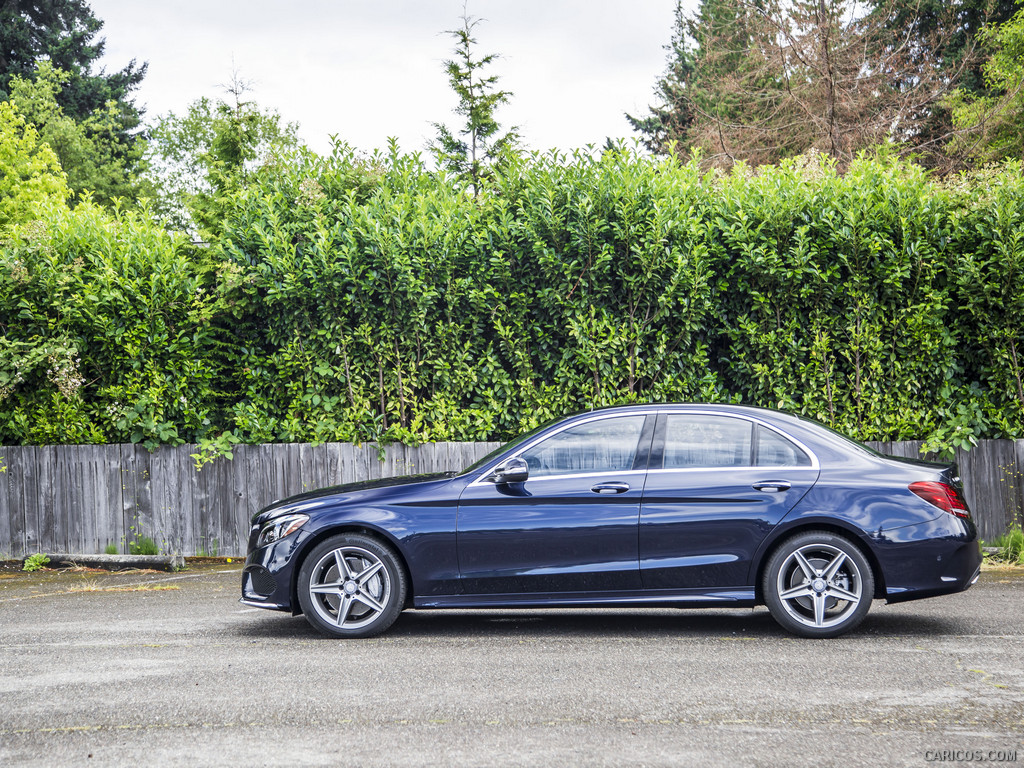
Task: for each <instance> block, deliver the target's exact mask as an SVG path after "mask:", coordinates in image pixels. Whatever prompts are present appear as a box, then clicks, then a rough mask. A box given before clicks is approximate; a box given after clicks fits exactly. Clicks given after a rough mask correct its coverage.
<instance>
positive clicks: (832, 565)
mask: <svg viewBox="0 0 1024 768" xmlns="http://www.w3.org/2000/svg"><path fill="white" fill-rule="evenodd" d="M777 590H778V591H777V593H776V594H777V595H778V597H779V601H780V602H781V604H782V607H783V608H784V609H785V611H786V613H788V614H789V615H790V616H791V617H792V618H793V619H795V620H796V621H797V622H799V623H800V624H803V625H804V626H807V627H815V628H818V629H827V628H829V627H835V626H837V625H839V624H842V623H843V622H845V621H847V620H848V619H849V618H850V617H851V616H852V615H853V614H854V613H855V612H856V610H857V607H858V606H859V605H860V603H861V600H862V599H863V591H864V578H863V576H862V574H861V572H860V568H859V567H858V566H857V563H855V562H854V560H853V558H851V557H849V556H848V555H847V554H846V553H845V552H843V551H842V550H841V549H839V548H838V547H834V546H832V545H830V544H825V543H814V544H807V545H805V546H802V547H800V548H798V549H795V550H794V551H793V552H791V553H790V554H789V556H788V557H787V558H786V559H785V560H784V561H783V563H782V567H781V568H779V574H778V580H777Z"/></svg>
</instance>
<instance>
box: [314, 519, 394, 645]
mask: <svg viewBox="0 0 1024 768" xmlns="http://www.w3.org/2000/svg"><path fill="white" fill-rule="evenodd" d="M406 590H407V586H406V578H405V571H404V570H403V568H402V565H401V563H400V562H399V559H398V555H396V554H395V552H394V550H392V549H391V547H389V546H388V545H386V544H384V543H383V542H381V541H380V540H378V539H375V538H373V537H371V536H365V535H363V534H357V533H343V534H339V535H337V536H332V537H331V538H329V539H327V540H326V541H323V542H321V543H320V544H319V545H318V546H317V547H316V548H315V549H314V550H313V551H312V552H310V553H309V554H308V555H307V556H306V559H305V560H303V562H302V567H301V568H300V569H299V580H298V593H299V604H300V605H301V606H302V612H303V614H304V615H305V617H306V620H307V621H308V622H309V623H310V624H312V625H313V626H314V627H316V629H318V630H320V631H321V632H323V633H324V634H326V635H331V636H332V637H350V638H355V637H372V636H373V635H379V634H380V633H381V632H384V631H385V630H386V629H387V628H388V627H390V626H391V625H392V624H394V623H395V619H397V618H398V614H400V613H401V612H402V608H403V606H404V605H405V594H406Z"/></svg>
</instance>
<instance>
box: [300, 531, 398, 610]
mask: <svg viewBox="0 0 1024 768" xmlns="http://www.w3.org/2000/svg"><path fill="white" fill-rule="evenodd" d="M342 533H359V534H362V535H364V536H369V537H370V538H374V539H377V540H379V541H380V542H382V543H383V544H386V545H387V546H388V547H389V548H390V549H392V550H393V551H394V553H395V556H396V557H397V558H398V563H399V565H400V566H401V567H402V571H403V573H404V575H405V581H406V583H407V584H408V585H409V589H408V590H407V594H406V596H405V606H404V607H406V608H409V607H411V606H412V596H413V595H414V594H415V588H414V586H413V581H412V571H410V570H409V563H408V561H407V559H406V557H405V552H403V551H402V547H401V545H400V544H399V543H398V540H397V539H395V537H394V536H392V535H391V534H390V533H388V532H387V531H385V530H383V529H381V528H376V527H374V526H372V525H367V524H365V523H356V522H351V523H345V522H343V523H338V524H337V525H329V526H325V527H324V528H323V529H322V530H319V531H317V532H316V533H315V534H313V535H312V536H310V537H309V538H308V539H307V540H306V541H305V542H303V545H302V549H301V550H300V551H299V553H298V557H297V558H296V560H295V567H294V568H292V575H291V584H290V586H289V593H290V599H291V604H292V615H293V616H298V615H299V614H301V613H302V607H301V605H300V603H299V572H300V571H301V570H302V566H303V564H304V563H305V562H306V558H307V557H309V553H310V552H312V551H313V550H314V549H316V548H317V547H318V546H319V545H320V544H321V543H322V542H324V541H326V540H327V539H329V538H331V537H332V536H337V535H338V534H342Z"/></svg>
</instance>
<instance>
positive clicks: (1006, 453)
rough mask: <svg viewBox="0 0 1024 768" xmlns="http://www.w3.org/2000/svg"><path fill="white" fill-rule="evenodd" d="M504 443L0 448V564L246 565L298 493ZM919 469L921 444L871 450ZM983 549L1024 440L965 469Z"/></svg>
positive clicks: (1016, 500) (452, 461)
mask: <svg viewBox="0 0 1024 768" xmlns="http://www.w3.org/2000/svg"><path fill="white" fill-rule="evenodd" d="M498 445H499V443H428V444H425V445H421V446H418V447H415V448H413V447H409V446H404V445H390V446H387V447H386V448H385V449H384V451H383V456H384V460H383V461H381V460H380V459H379V455H380V454H379V452H378V449H377V447H376V446H375V445H373V444H364V445H362V446H354V445H351V444H348V443H328V444H324V445H318V446H311V445H308V444H293V445H250V446H246V445H239V446H236V447H235V450H234V460H232V461H227V460H223V459H221V460H218V461H216V462H214V463H213V464H208V465H206V466H205V467H203V469H202V470H201V471H197V470H196V469H195V465H194V461H193V459H192V458H191V455H190V454H193V453H195V452H196V448H195V446H192V445H181V446H177V447H174V448H168V447H165V448H160V449H158V450H156V451H154V452H152V453H150V452H149V451H147V450H145V449H144V448H141V447H140V446H137V445H58V446H44V447H28V446H24V447H12V448H2V447H0V559H3V558H20V557H24V556H26V555H29V554H32V553H34V552H79V553H90V554H91V553H97V552H102V551H103V550H104V549H105V548H106V547H107V546H108V545H110V544H113V545H115V546H117V548H118V550H119V551H124V550H125V548H126V543H127V542H129V541H132V540H134V539H136V538H137V537H138V536H148V537H150V538H152V539H153V540H154V541H155V542H156V544H157V545H158V546H159V547H160V549H161V551H164V552H177V553H180V554H183V555H202V554H207V555H221V556H232V557H233V556H237V555H241V554H244V552H245V547H246V538H247V535H248V523H249V519H250V518H251V516H252V514H253V513H254V512H256V511H257V510H258V509H259V508H261V507H263V506H265V505H266V504H269V503H270V502H271V501H274V500H275V499H280V498H284V497H285V496H290V495H292V494H295V493H301V492H302V491H307V490H312V489H314V488H321V487H324V486H327V485H334V484H337V483H346V482H352V481H356V480H364V479H370V478H378V477H390V476H394V475H404V474H413V473H419V472H442V471H447V470H457V469H461V468H463V467H465V466H467V465H468V464H470V463H472V462H473V461H475V460H476V459H478V458H480V457H482V456H484V455H485V454H486V453H488V452H490V451H491V450H493V449H494V448H496V447H498ZM871 445H872V446H873V447H875V448H877V449H878V450H881V451H883V452H884V453H891V454H893V455H896V456H908V457H912V458H913V457H917V456H918V455H919V453H918V452H919V450H920V447H921V444H920V443H919V442H902V443H871ZM957 459H958V461H959V463H960V469H961V475H962V476H963V478H964V485H965V490H966V494H967V500H968V503H969V504H970V506H971V509H972V511H973V512H974V517H975V520H976V521H977V523H978V527H979V529H980V531H981V535H982V537H983V538H986V539H992V538H994V537H995V536H997V535H999V534H1000V533H1002V532H1003V531H1004V530H1005V529H1006V527H1007V526H1008V525H1010V524H1012V523H1013V522H1015V521H1016V522H1020V521H1022V520H1024V488H1022V486H1024V440H1017V441H1012V440H983V441H981V444H980V445H978V447H976V448H975V449H974V450H972V451H970V452H969V453H960V454H959V455H958V457H957Z"/></svg>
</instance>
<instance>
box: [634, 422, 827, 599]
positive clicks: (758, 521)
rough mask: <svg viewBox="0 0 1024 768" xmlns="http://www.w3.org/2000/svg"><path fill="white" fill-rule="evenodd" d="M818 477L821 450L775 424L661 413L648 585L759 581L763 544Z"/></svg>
mask: <svg viewBox="0 0 1024 768" xmlns="http://www.w3.org/2000/svg"><path fill="white" fill-rule="evenodd" d="M817 479H818V462H817V460H816V458H815V457H814V456H813V454H811V453H810V451H808V450H807V449H806V448H804V447H803V446H801V445H799V444H797V443H796V441H794V440H792V439H790V438H788V437H787V436H785V435H783V434H781V433H780V432H779V431H778V430H776V429H774V428H773V427H771V426H769V425H767V424H765V423H759V422H756V421H753V420H751V419H747V418H741V417H737V416H733V415H728V416H727V415H723V414H717V413H713V412H707V413H701V412H692V411H690V412H682V413H664V414H660V415H659V416H658V423H657V426H656V428H655V436H654V443H653V446H652V450H651V461H650V467H649V470H648V476H647V483H646V486H645V488H644V494H643V500H642V504H641V510H640V537H639V550H640V574H641V579H642V582H643V586H644V588H645V589H688V588H690V589H698V588H711V587H740V586H749V585H748V584H747V580H748V578H749V576H748V573H749V570H750V563H751V559H752V557H753V555H754V552H755V551H756V550H757V547H758V545H759V544H760V543H761V542H762V541H763V540H764V537H765V536H766V535H767V534H768V532H769V531H770V530H771V529H772V527H773V526H774V525H776V523H778V522H779V520H781V519H782V518H783V517H784V516H785V515H786V513H788V512H789V510H790V509H792V508H793V507H794V506H795V505H796V503H797V502H798V501H799V500H800V498H801V497H802V496H803V495H804V494H805V493H806V492H807V491H808V490H809V489H810V487H811V486H812V485H814V483H815V481H816V480H817Z"/></svg>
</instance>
